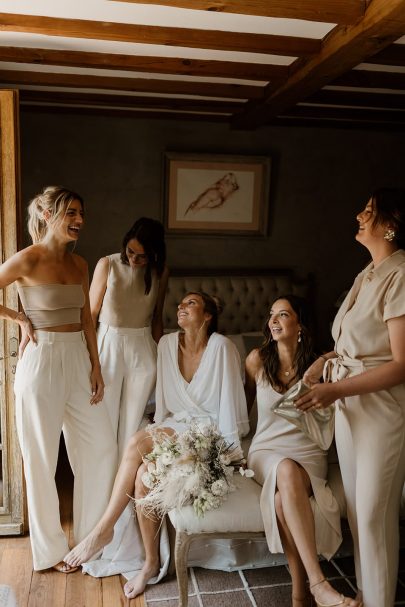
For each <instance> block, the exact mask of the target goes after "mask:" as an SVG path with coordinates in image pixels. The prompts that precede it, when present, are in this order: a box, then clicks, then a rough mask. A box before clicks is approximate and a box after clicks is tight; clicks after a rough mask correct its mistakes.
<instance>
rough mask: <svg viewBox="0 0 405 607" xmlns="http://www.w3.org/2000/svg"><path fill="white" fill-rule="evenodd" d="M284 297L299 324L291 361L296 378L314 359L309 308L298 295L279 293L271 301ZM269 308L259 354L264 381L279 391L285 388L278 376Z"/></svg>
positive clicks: (276, 353) (278, 363)
mask: <svg viewBox="0 0 405 607" xmlns="http://www.w3.org/2000/svg"><path fill="white" fill-rule="evenodd" d="M280 299H285V300H286V301H288V303H289V304H290V306H291V307H292V309H293V310H294V312H295V313H296V315H297V317H298V322H299V323H300V326H301V329H300V331H301V335H300V337H301V341H300V342H298V344H297V351H296V353H295V358H294V361H293V365H294V368H295V369H296V370H297V376H296V377H297V380H298V379H299V378H301V377H302V376H303V375H304V372H305V371H306V370H307V368H308V367H309V365H310V364H311V363H312V362H313V361H314V359H315V354H314V351H313V344H312V338H311V333H310V330H309V325H310V320H309V310H308V304H307V302H306V300H305V299H303V298H302V297H298V296H297V295H291V294H287V295H280V297H277V299H276V300H275V301H274V302H273V303H275V302H276V301H279V300H280ZM269 319H270V310H269V314H268V315H267V319H266V322H265V325H264V327H263V333H264V338H265V339H264V342H263V345H262V346H261V347H260V348H259V356H260V359H261V361H262V363H263V377H264V379H265V381H267V382H269V383H270V384H271V385H272V386H273V388H274V389H275V390H277V391H281V390H283V389H284V388H285V386H283V384H282V383H281V382H280V380H279V378H278V374H279V371H280V359H279V356H278V348H277V342H276V341H274V340H273V338H272V335H271V331H270V329H269Z"/></svg>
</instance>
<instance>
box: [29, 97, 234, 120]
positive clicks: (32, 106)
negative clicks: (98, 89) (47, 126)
mask: <svg viewBox="0 0 405 607" xmlns="http://www.w3.org/2000/svg"><path fill="white" fill-rule="evenodd" d="M20 102H21V110H22V111H26V112H30V113H31V112H35V113H42V112H46V114H66V113H74V114H75V115H77V114H79V115H83V116H94V115H95V114H97V115H101V116H113V117H115V116H119V117H123V118H131V119H133V120H145V119H151V120H176V121H179V120H187V121H188V122H199V123H201V122H220V123H227V122H228V123H229V116H228V115H226V114H209V113H207V114H201V113H193V112H179V111H176V110H171V111H169V110H142V109H133V110H130V109H122V108H111V107H108V106H95V107H82V106H66V105H63V104H60V105H58V104H53V103H52V102H51V101H50V102H44V103H42V104H37V103H35V102H33V101H24V99H22V100H20Z"/></svg>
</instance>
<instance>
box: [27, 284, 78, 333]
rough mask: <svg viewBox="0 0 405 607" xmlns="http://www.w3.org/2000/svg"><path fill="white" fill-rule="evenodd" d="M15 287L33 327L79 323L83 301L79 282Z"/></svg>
mask: <svg viewBox="0 0 405 607" xmlns="http://www.w3.org/2000/svg"><path fill="white" fill-rule="evenodd" d="M17 289H18V294H19V296H20V299H21V303H22V305H23V308H24V312H25V314H26V315H27V317H28V318H29V319H30V321H31V323H32V326H33V327H34V329H43V328H45V327H57V326H60V325H71V324H80V322H81V310H82V308H83V306H84V302H85V298H84V292H83V287H82V285H81V284H74V285H63V284H47V285H34V286H31V287H24V286H18V287H17Z"/></svg>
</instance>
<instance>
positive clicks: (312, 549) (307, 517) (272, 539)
mask: <svg viewBox="0 0 405 607" xmlns="http://www.w3.org/2000/svg"><path fill="white" fill-rule="evenodd" d="M307 316H308V315H307V309H306V304H305V302H304V301H303V300H302V299H301V298H298V297H296V296H293V295H286V296H283V297H281V298H280V299H277V300H276V301H275V302H274V303H273V305H272V308H271V310H270V313H269V318H268V321H267V323H266V326H265V329H264V335H265V338H266V340H265V343H264V345H263V346H262V347H261V348H259V349H256V350H253V351H252V352H251V353H250V354H249V356H248V358H247V359H246V394H247V400H248V405H249V407H250V406H251V405H252V403H253V401H254V398H255V396H256V395H257V407H258V425H257V431H256V434H255V436H254V438H253V441H252V444H251V447H250V450H249V456H248V466H249V467H250V468H252V470H254V472H255V480H256V481H257V482H258V483H260V484H261V485H262V486H263V490H262V494H261V502H260V504H261V510H262V514H263V521H264V527H265V532H266V538H267V543H268V546H269V550H270V552H274V553H278V552H284V553H285V555H286V557H287V560H288V565H289V569H290V573H291V578H292V605H293V607H303V606H306V607H309V606H310V605H311V604H312V602H311V601H312V598H311V593H312V595H313V597H314V598H315V601H316V603H317V605H318V606H319V607H333V606H335V605H345V606H348V607H359V602H358V601H355V600H352V599H348V598H346V597H344V596H343V595H341V594H339V593H338V592H336V591H335V590H334V589H333V588H332V586H331V585H330V584H329V583H327V582H325V583H323V584H321V583H320V582H322V581H324V579H325V576H324V574H323V573H322V570H321V568H320V566H319V562H318V556H317V555H318V554H322V555H324V556H325V557H326V558H328V559H329V558H331V557H332V556H333V554H334V553H335V552H336V550H337V548H338V547H339V544H340V542H341V540H342V536H341V532H340V515H339V509H338V505H337V502H336V500H335V499H334V497H333V495H332V492H331V490H330V488H329V487H328V485H327V482H326V478H327V468H328V464H327V452H326V451H323V450H322V449H321V448H320V447H318V445H316V444H315V443H314V442H312V440H311V439H309V438H308V437H307V436H306V435H304V433H303V432H302V431H301V430H300V429H299V428H298V427H296V426H295V425H293V424H292V423H290V422H289V421H287V420H286V419H284V418H281V417H279V416H277V415H275V414H274V413H273V412H272V411H271V410H270V406H271V404H272V403H275V402H276V401H277V400H279V399H280V394H283V393H284V392H286V391H287V390H288V389H289V388H290V387H291V386H292V385H293V384H294V383H296V382H297V381H298V380H299V379H300V378H301V377H302V375H303V373H304V371H305V370H306V368H307V366H308V364H309V363H310V362H311V361H312V360H313V359H314V356H313V352H312V344H311V338H310V334H309V331H308V318H307ZM307 578H308V580H309V589H310V592H309V590H308V587H307Z"/></svg>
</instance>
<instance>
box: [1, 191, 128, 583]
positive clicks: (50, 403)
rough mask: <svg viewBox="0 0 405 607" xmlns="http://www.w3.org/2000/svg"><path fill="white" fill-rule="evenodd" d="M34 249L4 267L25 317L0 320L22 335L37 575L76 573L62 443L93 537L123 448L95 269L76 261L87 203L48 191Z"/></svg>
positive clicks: (31, 226) (21, 419) (38, 211)
mask: <svg viewBox="0 0 405 607" xmlns="http://www.w3.org/2000/svg"><path fill="white" fill-rule="evenodd" d="M28 213H29V221H28V230H29V233H30V236H31V238H32V241H33V244H32V245H31V246H29V247H26V248H25V249H23V250H22V251H19V252H18V253H16V254H15V255H13V256H12V257H10V259H8V260H7V261H6V262H5V263H4V264H2V266H1V268H0V288H4V287H6V286H7V285H10V284H12V283H16V284H17V289H18V293H19V296H20V299H21V303H22V306H23V311H21V312H17V311H16V310H11V309H10V308H7V307H5V306H2V305H0V318H4V319H6V320H9V321H13V322H16V323H18V324H19V326H20V328H21V331H22V340H21V344H20V357H19V361H18V364H17V370H16V376H15V382H14V392H15V396H16V398H15V405H16V421H17V431H18V438H19V442H20V447H21V452H22V456H23V460H24V473H25V480H26V486H27V501H28V516H29V526H30V540H31V546H32V556H33V565H34V569H35V570H42V569H48V568H50V567H53V568H54V569H56V570H57V571H60V572H63V573H71V572H72V571H74V570H75V568H74V567H73V568H72V567H70V566H69V565H67V564H66V563H64V562H63V561H62V559H63V557H64V555H65V554H66V551H67V550H68V538H67V537H66V535H65V533H64V531H63V529H62V526H61V522H60V515H59V500H58V493H57V490H56V484H55V471H56V464H57V460H58V452H59V441H60V435H61V432H62V431H63V434H64V437H65V442H66V449H67V453H68V457H69V461H70V464H71V466H72V470H73V473H74V492H73V523H74V536H75V538H76V540H77V541H80V540H81V539H82V538H84V537H86V536H87V534H88V533H89V530H90V529H92V527H93V526H94V524H95V522H96V521H97V520H98V519H99V517H100V514H101V512H103V511H104V509H105V507H106V504H107V503H108V497H109V495H110V492H111V487H112V483H113V479H114V474H115V470H116V450H117V449H116V443H115V440H114V436H113V433H112V431H111V424H110V420H109V418H108V413H107V410H106V408H105V406H104V405H103V404H102V403H101V404H99V403H100V402H101V400H102V398H103V391H104V384H103V378H102V375H101V372H100V363H99V359H98V354H97V343H96V334H95V331H94V327H93V323H92V320H91V314H90V305H89V286H88V270H87V263H86V261H85V260H84V259H83V258H82V257H80V256H79V255H76V254H74V253H72V251H71V245H72V243H73V245H74V244H75V243H76V242H77V240H78V238H79V235H80V232H81V230H82V228H83V224H84V205H83V200H82V199H81V197H80V196H79V195H78V194H76V193H75V192H72V191H70V190H67V189H66V188H62V187H59V186H48V187H46V188H44V189H43V190H42V192H40V193H39V194H38V195H37V196H35V197H34V198H33V199H32V200H31V202H30V205H29V207H28Z"/></svg>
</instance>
